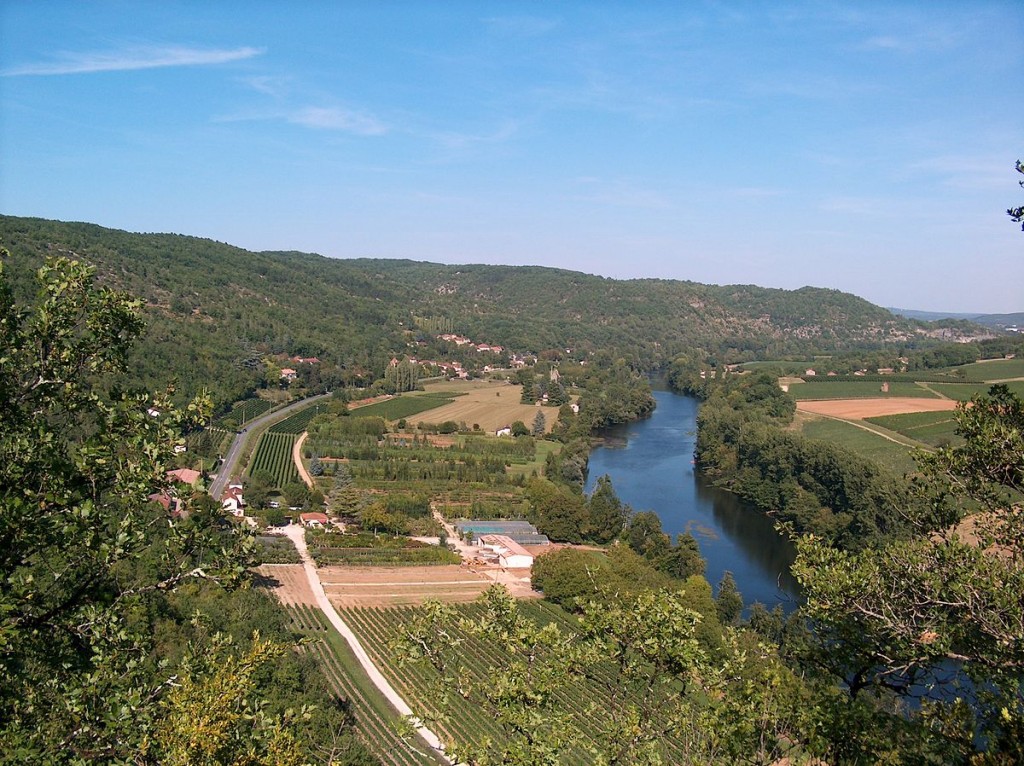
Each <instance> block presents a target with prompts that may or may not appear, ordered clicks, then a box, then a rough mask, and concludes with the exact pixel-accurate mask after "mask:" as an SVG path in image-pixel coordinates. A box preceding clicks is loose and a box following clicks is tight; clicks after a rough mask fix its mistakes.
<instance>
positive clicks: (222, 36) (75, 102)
mask: <svg viewBox="0 0 1024 766" xmlns="http://www.w3.org/2000/svg"><path fill="white" fill-rule="evenodd" d="M1022 81H1024V8H1022V6H1021V5H1020V3H1019V2H1017V1H1016V0H1014V1H1012V2H966V3H965V2H948V3H947V2H927V3H925V2H899V1H896V2H858V3H828V2H808V3H788V2H778V3H776V2H770V3H766V2H756V3H755V2H671V3H669V2H651V3H625V2H620V3H613V2H600V0H598V1H596V2H586V3H584V2H549V3H529V2H517V3H513V2H501V3H499V2H486V1H482V2H457V1H455V0H447V1H446V2H427V1H426V0H419V1H417V2H301V3H286V2H259V1H258V0H257V1H255V2H241V1H240V0H238V1H236V2H227V1H224V2H155V1H154V2H86V1H83V2H52V1H47V0H6V2H4V3H2V4H0V211H2V212H4V213H8V214H14V215H31V216H41V217H45V218H56V219H61V220H79V221H90V222H93V223H98V224H102V225H104V226H111V227H115V228H123V229H128V230H131V231H162V232H163V231H171V232H177V233H182V234H191V235H197V236H202V237H209V238H212V239H216V240H220V241H224V242H229V243H231V244H235V245H239V246H241V247H245V248H248V249H251V250H275V249H289V250H304V251H311V252H318V253H321V254H323V255H328V256H334V257H363V256H366V257H386V258H392V257H394V258H411V259H415V260H429V261H440V262H446V263H502V264H540V265H545V266H558V267H562V268H568V269H574V270H580V271H585V272H588V273H594V274H601V275H605V276H610V277H618V278H631V277H663V278H672V279H688V280H694V281H698V282H708V283H715V284H731V283H743V284H751V283H752V284H759V285H764V286H769V287H784V288H797V287H800V286H803V285H815V286H820V287H830V288H837V289H840V290H844V291H848V292H852V293H855V294H857V295H860V296H862V297H865V298H867V299H868V300H870V301H872V302H874V303H878V304H880V305H888V306H891V305H895V306H901V307H906V308H919V309H931V310H948V311H984V312H1006V311H1024V233H1022V232H1021V231H1020V227H1019V226H1016V227H1015V226H1014V225H1013V224H1012V223H1011V222H1010V221H1009V219H1008V218H1007V216H1006V215H1005V212H1004V211H1005V210H1006V208H1007V207H1009V206H1010V205H1017V204H1024V202H1022V200H1024V190H1022V189H1020V188H1019V187H1018V186H1017V180H1018V178H1020V176H1018V175H1017V174H1016V173H1015V172H1014V170H1013V164H1014V161H1015V160H1017V159H1018V158H1020V159H1024V102H1022V101H1021V99H1020V92H1019V91H1020V83H1021V82H1022Z"/></svg>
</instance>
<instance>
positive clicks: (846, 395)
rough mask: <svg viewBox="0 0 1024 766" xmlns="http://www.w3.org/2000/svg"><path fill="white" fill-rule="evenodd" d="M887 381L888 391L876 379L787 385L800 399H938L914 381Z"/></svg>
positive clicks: (794, 395) (791, 392)
mask: <svg viewBox="0 0 1024 766" xmlns="http://www.w3.org/2000/svg"><path fill="white" fill-rule="evenodd" d="M887 382H888V383H889V391H888V393H883V392H882V384H881V383H879V382H878V381H873V380H872V381H868V380H865V381H859V380H837V381H834V382H832V381H827V380H825V381H817V380H815V381H812V382H810V383H794V384H792V385H791V386H790V387H789V394H790V396H792V397H793V398H794V399H796V400H798V401H800V400H804V399H867V398H875V397H878V398H888V397H897V396H899V397H903V396H909V397H915V398H919V399H938V398H939V397H938V396H937V395H936V394H935V393H934V392H932V391H929V390H928V389H926V388H922V387H921V386H919V385H917V384H916V383H911V382H908V381H901V380H893V381H887Z"/></svg>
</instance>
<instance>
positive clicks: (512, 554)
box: [480, 535, 533, 569]
mask: <svg viewBox="0 0 1024 766" xmlns="http://www.w3.org/2000/svg"><path fill="white" fill-rule="evenodd" d="M480 543H481V545H482V546H483V547H484V548H490V549H491V550H492V551H494V552H495V553H497V554H498V563H499V564H500V565H501V566H503V567H508V568H509V569H515V568H528V567H532V566H533V554H532V553H530V552H529V551H528V550H526V548H524V547H523V546H521V545H520V544H519V543H517V542H516V541H515V540H513V539H512V538H510V537H506V536H505V535H483V536H482V537H481V538H480Z"/></svg>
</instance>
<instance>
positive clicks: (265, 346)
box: [0, 216, 921, 398]
mask: <svg viewBox="0 0 1024 766" xmlns="http://www.w3.org/2000/svg"><path fill="white" fill-rule="evenodd" d="M0 245H2V246H3V247H6V248H7V249H9V250H10V252H11V255H12V257H11V259H10V263H9V264H8V266H7V268H8V269H9V270H10V272H11V273H12V277H13V278H14V280H15V283H16V284H17V285H19V286H20V289H22V290H25V289H28V285H29V281H28V280H29V278H30V274H31V272H32V271H33V270H34V269H35V268H36V267H37V266H38V265H39V264H41V263H42V261H43V259H44V258H45V257H46V256H51V255H73V256H76V257H78V258H80V259H82V260H85V261H87V262H89V263H92V264H94V265H95V266H96V267H97V269H98V271H99V273H100V275H101V278H102V279H103V281H105V282H106V283H108V284H111V285H113V286H116V287H118V288H121V289H124V290H127V291H129V292H131V293H132V294H134V295H136V296H138V297H140V298H142V299H143V300H144V301H145V303H146V307H147V314H148V319H149V330H148V333H147V335H146V337H145V339H144V341H143V343H142V344H141V346H140V348H139V350H138V353H137V354H136V360H135V366H136V372H137V373H138V375H139V377H140V378H141V379H142V380H143V381H144V382H146V383H147V384H149V385H153V384H156V383H159V382H161V381H163V380H166V379H167V378H168V377H170V376H172V375H174V376H177V377H178V378H179V380H180V381H181V382H182V384H183V388H192V387H193V386H194V385H202V384H205V385H207V386H208V387H210V388H211V389H212V390H213V391H214V393H215V394H217V395H220V396H221V397H222V398H223V397H227V396H229V395H231V396H233V395H235V394H236V392H241V391H243V390H244V389H245V388H246V387H247V386H249V385H252V384H253V382H254V381H256V380H257V379H258V377H259V374H258V368H259V360H260V359H261V358H263V357H264V356H265V355H267V354H273V353H281V352H285V353H288V354H298V355H316V356H319V357H321V358H323V359H325V360H327V361H329V362H334V363H336V364H338V365H339V366H340V367H341V368H342V369H343V370H345V371H346V375H348V376H349V378H350V379H351V380H352V381H355V380H356V379H359V380H362V379H365V378H369V379H371V380H372V379H373V378H374V377H377V376H379V375H380V374H381V372H382V370H383V367H384V365H385V364H386V363H387V361H388V360H389V359H390V358H391V357H392V356H393V355H396V354H401V353H403V352H406V351H408V350H409V347H410V343H411V342H412V341H413V340H414V339H418V340H420V341H421V342H422V341H423V340H424V334H423V333H421V334H420V335H419V336H418V337H416V336H415V333H414V331H415V330H416V327H417V318H419V320H420V326H424V325H423V322H422V320H423V318H433V319H437V320H441V321H442V322H443V323H444V324H445V325H446V326H450V328H451V329H452V331H454V332H456V333H460V334H462V335H466V336H468V337H470V338H472V339H473V340H474V341H477V342H487V343H492V344H500V345H502V346H504V347H506V348H508V349H512V350H515V351H529V352H542V351H544V350H547V349H561V350H563V351H564V350H565V349H566V348H569V349H572V350H573V353H574V354H578V353H588V352H595V351H598V350H602V349H604V350H608V351H610V352H612V353H614V354H616V355H617V356H625V357H626V358H627V359H629V360H630V361H631V362H632V363H634V364H636V365H638V366H640V367H642V368H654V367H656V366H658V365H659V364H661V363H663V362H664V361H666V360H670V359H672V358H673V357H674V356H675V355H676V354H677V353H679V352H682V351H689V350H692V349H693V348H701V349H704V350H705V351H707V352H708V353H710V354H712V355H715V356H718V357H719V358H722V359H725V360H728V361H733V360H739V359H740V358H746V359H749V358H754V357H755V356H761V357H764V356H768V357H773V358H777V357H778V356H779V355H782V354H787V353H806V352H812V351H829V350H835V349H843V348H853V347H864V346H867V347H873V346H878V345H879V344H882V343H888V342H895V343H901V344H902V343H907V342H913V340H914V339H915V337H919V335H918V333H919V330H918V328H919V327H920V326H921V325H920V323H916V322H913V321H910V320H905V319H902V318H899V317H896V316H894V315H893V314H891V313H889V312H888V311H886V310H885V309H882V308H879V307H877V306H874V305H872V304H870V303H868V302H867V301H864V300H862V299H860V298H857V297H855V296H853V295H849V294H846V293H842V292H839V291H836V290H825V289H819V288H811V287H805V288H801V289H799V290H795V291H786V290H777V289H766V288H761V287H755V286H751V285H731V286H714V285H702V284H697V283H694V282H681V281H671V280H653V279H643V280H612V279H605V278H602V277H596V276H592V275H587V274H583V273H578V272H572V271H565V270H560V269H550V268H543V267H533V266H531V267H519V266H480V265H477V266H447V265H440V264H432V263H420V262H413V261H397V260H369V259H356V260H338V259H331V258H325V257H322V256H318V255H312V254H306V253H297V252H259V253H256V252H249V251H246V250H242V249H240V248H237V247H232V246H230V245H227V244H223V243H220V242H214V241H211V240H206V239H199V238H195V237H188V236H181V235H175V234H133V233H128V232H123V231H118V230H113V229H106V228H103V227H100V226H96V225H93V224H85V223H63V222H57V221H47V220H42V219H34V218H17V217H11V216H0ZM427 337H428V338H429V337H430V336H427Z"/></svg>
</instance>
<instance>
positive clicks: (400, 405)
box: [352, 394, 455, 420]
mask: <svg viewBox="0 0 1024 766" xmlns="http://www.w3.org/2000/svg"><path fill="white" fill-rule="evenodd" d="M453 401H455V397H454V396H452V395H450V394H449V395H436V396H431V395H427V396H397V397H395V398H394V399H388V400H386V401H383V402H377V403H375V404H368V405H367V406H365V407H358V408H355V409H353V410H352V414H353V415H354V416H356V417H374V416H376V417H381V418H385V419H386V420H399V419H401V418H407V417H410V416H411V415H418V414H419V413H421V412H426V411H427V410H433V409H436V408H437V407H443V406H444V405H446V404H451V403H452V402H453Z"/></svg>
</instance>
